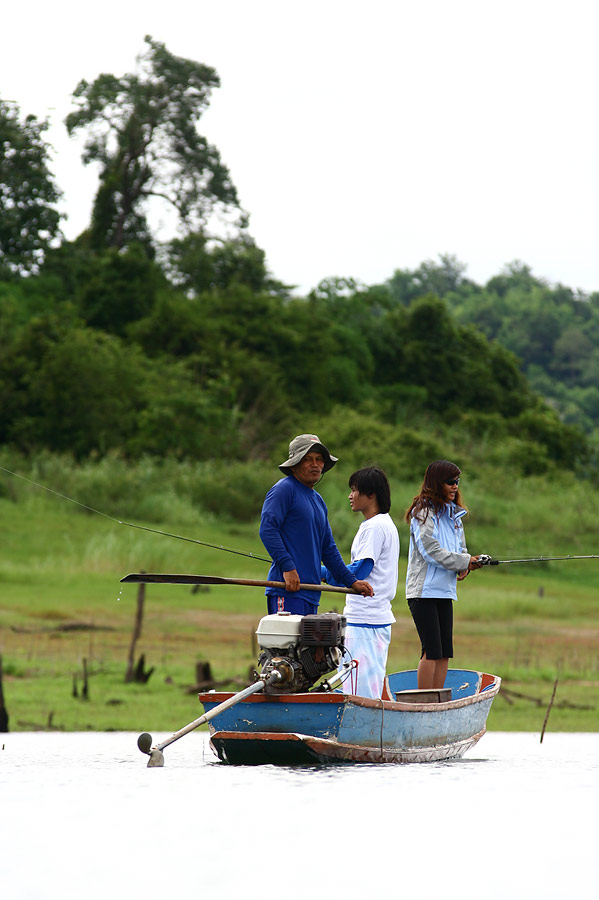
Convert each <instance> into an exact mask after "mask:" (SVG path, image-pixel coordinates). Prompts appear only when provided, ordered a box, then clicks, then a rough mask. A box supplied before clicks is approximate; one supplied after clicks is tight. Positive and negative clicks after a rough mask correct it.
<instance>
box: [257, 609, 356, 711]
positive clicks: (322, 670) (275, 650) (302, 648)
mask: <svg viewBox="0 0 599 900" xmlns="http://www.w3.org/2000/svg"><path fill="white" fill-rule="evenodd" d="M346 621H347V620H346V618H345V616H341V615H339V614H338V613H324V614H322V615H308V616H298V615H293V614H291V613H285V612H280V613H275V614H274V615H269V616H264V618H262V619H261V620H260V623H259V625H258V628H257V630H256V637H257V638H258V646H259V647H260V656H259V657H258V667H259V673H257V677H259V678H260V679H261V680H265V679H268V678H269V677H270V676H271V675H272V674H273V673H275V672H278V674H279V677H278V678H273V679H271V680H270V681H269V682H268V683H266V685H265V688H264V691H265V693H286V694H294V693H295V694H297V693H301V692H303V691H307V690H309V689H310V688H311V687H312V686H313V685H314V684H316V682H317V681H318V680H319V679H320V678H322V677H323V676H324V675H327V674H328V673H329V672H332V671H334V670H336V669H337V668H338V667H339V665H340V664H341V660H342V657H343V651H344V648H345V626H346Z"/></svg>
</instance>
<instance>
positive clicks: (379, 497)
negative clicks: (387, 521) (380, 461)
mask: <svg viewBox="0 0 599 900" xmlns="http://www.w3.org/2000/svg"><path fill="white" fill-rule="evenodd" d="M349 487H350V488H357V489H358V491H359V492H360V493H361V494H367V495H368V496H370V495H371V494H376V502H377V503H378V507H379V512H382V513H388V512H389V510H390V509H391V488H390V487H389V482H388V481H387V476H386V475H385V473H384V472H383V470H382V469H379V467H378V466H366V467H365V468H364V469H358V471H357V472H354V473H353V474H352V475H350V476H349Z"/></svg>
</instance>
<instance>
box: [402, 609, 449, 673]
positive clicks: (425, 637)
mask: <svg viewBox="0 0 599 900" xmlns="http://www.w3.org/2000/svg"><path fill="white" fill-rule="evenodd" d="M408 606H409V607H410V612H411V613H412V618H413V619H414V624H415V625H416V630H417V631H418V637H419V638H420V643H421V644H422V653H421V658H422V656H424V654H425V653H426V658H427V659H451V658H452V657H453V600H447V599H443V600H440V599H434V598H431V597H420V598H418V599H412V600H408Z"/></svg>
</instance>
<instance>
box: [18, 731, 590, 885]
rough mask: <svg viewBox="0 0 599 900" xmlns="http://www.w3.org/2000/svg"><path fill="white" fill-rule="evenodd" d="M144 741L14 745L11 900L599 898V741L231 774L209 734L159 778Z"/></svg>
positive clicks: (168, 754) (496, 746)
mask: <svg viewBox="0 0 599 900" xmlns="http://www.w3.org/2000/svg"><path fill="white" fill-rule="evenodd" d="M154 737H155V739H156V740H162V739H163V738H164V737H166V735H155V736H154ZM136 740H137V735H136V734H123V733H121V734H115V733H112V734H105V733H100V734H96V733H86V734H42V733H35V734H25V733H19V732H17V733H14V734H6V735H0V858H1V860H2V867H1V875H0V895H1V896H2V897H6V898H7V900H8V898H10V900H42V898H44V900H54V898H60V900H71V898H73V900H74V898H77V900H80V898H82V897H84V898H85V900H96V898H100V897H102V898H105V897H107V896H108V897H109V898H110V900H121V898H129V897H131V898H135V900H138V898H139V897H140V894H141V893H142V892H144V893H145V894H146V896H147V897H148V898H149V896H150V894H151V895H152V896H156V895H158V894H159V893H160V894H162V895H167V894H168V897H169V898H171V897H172V898H174V897H176V898H177V900H184V898H188V897H196V896H198V897H199V896H202V895H205V892H206V891H208V890H218V892H219V894H218V896H219V900H228V898H235V900H237V898H240V900H244V898H248V900H253V898H260V900H265V898H267V897H269V898H273V897H275V896H276V897H280V898H281V900H295V898H300V897H302V898H304V897H309V898H314V900H320V898H324V897H325V896H332V897H343V900H347V898H352V900H353V898H365V900H366V898H370V897H372V898H375V897H376V898H378V897H380V898H395V897H410V896H412V895H413V896H418V897H419V898H420V900H427V898H433V897H434V898H435V900H453V898H460V900H463V898H465V897H469V896H470V897H474V896H476V897H479V898H481V900H494V898H502V900H503V898H507V897H510V898H515V900H519V898H527V900H530V898H537V897H538V898H541V897H542V898H543V900H546V898H564V897H567V896H573V895H574V894H575V893H576V892H580V891H585V892H586V893H587V895H588V896H592V895H593V891H594V889H595V888H594V886H595V885H596V880H595V862H594V860H595V856H596V837H595V831H594V829H591V828H589V827H588V826H586V827H585V823H587V822H588V816H589V813H588V810H589V804H591V803H592V802H593V801H592V796H594V795H595V794H596V792H597V789H598V787H599V734H553V733H547V734H545V738H544V740H543V743H542V744H540V743H539V735H538V734H501V733H490V734H487V735H486V736H485V737H484V738H483V739H482V741H481V742H480V743H479V744H478V746H477V747H475V748H474V749H473V750H472V751H470V754H469V755H467V756H466V757H464V759H462V760H455V761H448V762H442V763H430V764H414V765H407V766H384V765H365V766H352V767H334V766H329V767H326V768H309V767H303V768H294V769H291V768H288V769H277V768H274V767H271V766H264V767H255V768H254V767H238V768H234V767H228V766H224V765H222V764H221V763H219V762H218V761H217V760H216V757H214V756H213V755H212V753H211V751H210V749H209V747H208V744H207V735H206V734H205V733H201V734H200V733H193V734H190V735H188V736H187V737H185V738H182V739H181V740H180V741H178V742H177V743H176V744H173V745H172V746H170V747H167V749H166V750H165V761H166V762H165V767H164V768H163V769H148V768H146V761H147V757H145V756H142V754H141V753H140V752H139V751H138V749H137V746H136ZM591 792H592V795H591ZM589 892H590V893H589Z"/></svg>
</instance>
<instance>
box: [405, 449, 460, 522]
mask: <svg viewBox="0 0 599 900" xmlns="http://www.w3.org/2000/svg"><path fill="white" fill-rule="evenodd" d="M459 475H460V469H459V467H458V466H456V464H455V463H452V462H450V461H449V460H448V459H436V460H435V461H434V462H432V463H431V464H430V466H428V467H427V470H426V472H425V473H424V481H423V482H422V487H421V488H420V493H418V494H417V495H416V496H415V497H414V499H413V500H412V505H411V506H410V508H409V509H408V510H407V511H406V522H407V523H408V524H409V523H410V519H411V518H412V516H418V518H421V519H423V520H424V519H426V517H427V516H428V514H429V512H430V511H431V510H432V511H433V512H434V513H435V515H436V514H437V513H440V512H441V511H442V510H443V508H444V507H445V504H446V503H447V501H446V499H445V491H444V488H443V485H444V484H445V482H446V481H448V480H449V479H451V478H458V477H459ZM455 502H456V504H457V505H458V506H461V507H462V509H467V507H466V506H464V503H463V501H462V495H461V494H460V489H459V488H458V492H457V494H456V495H455Z"/></svg>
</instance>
